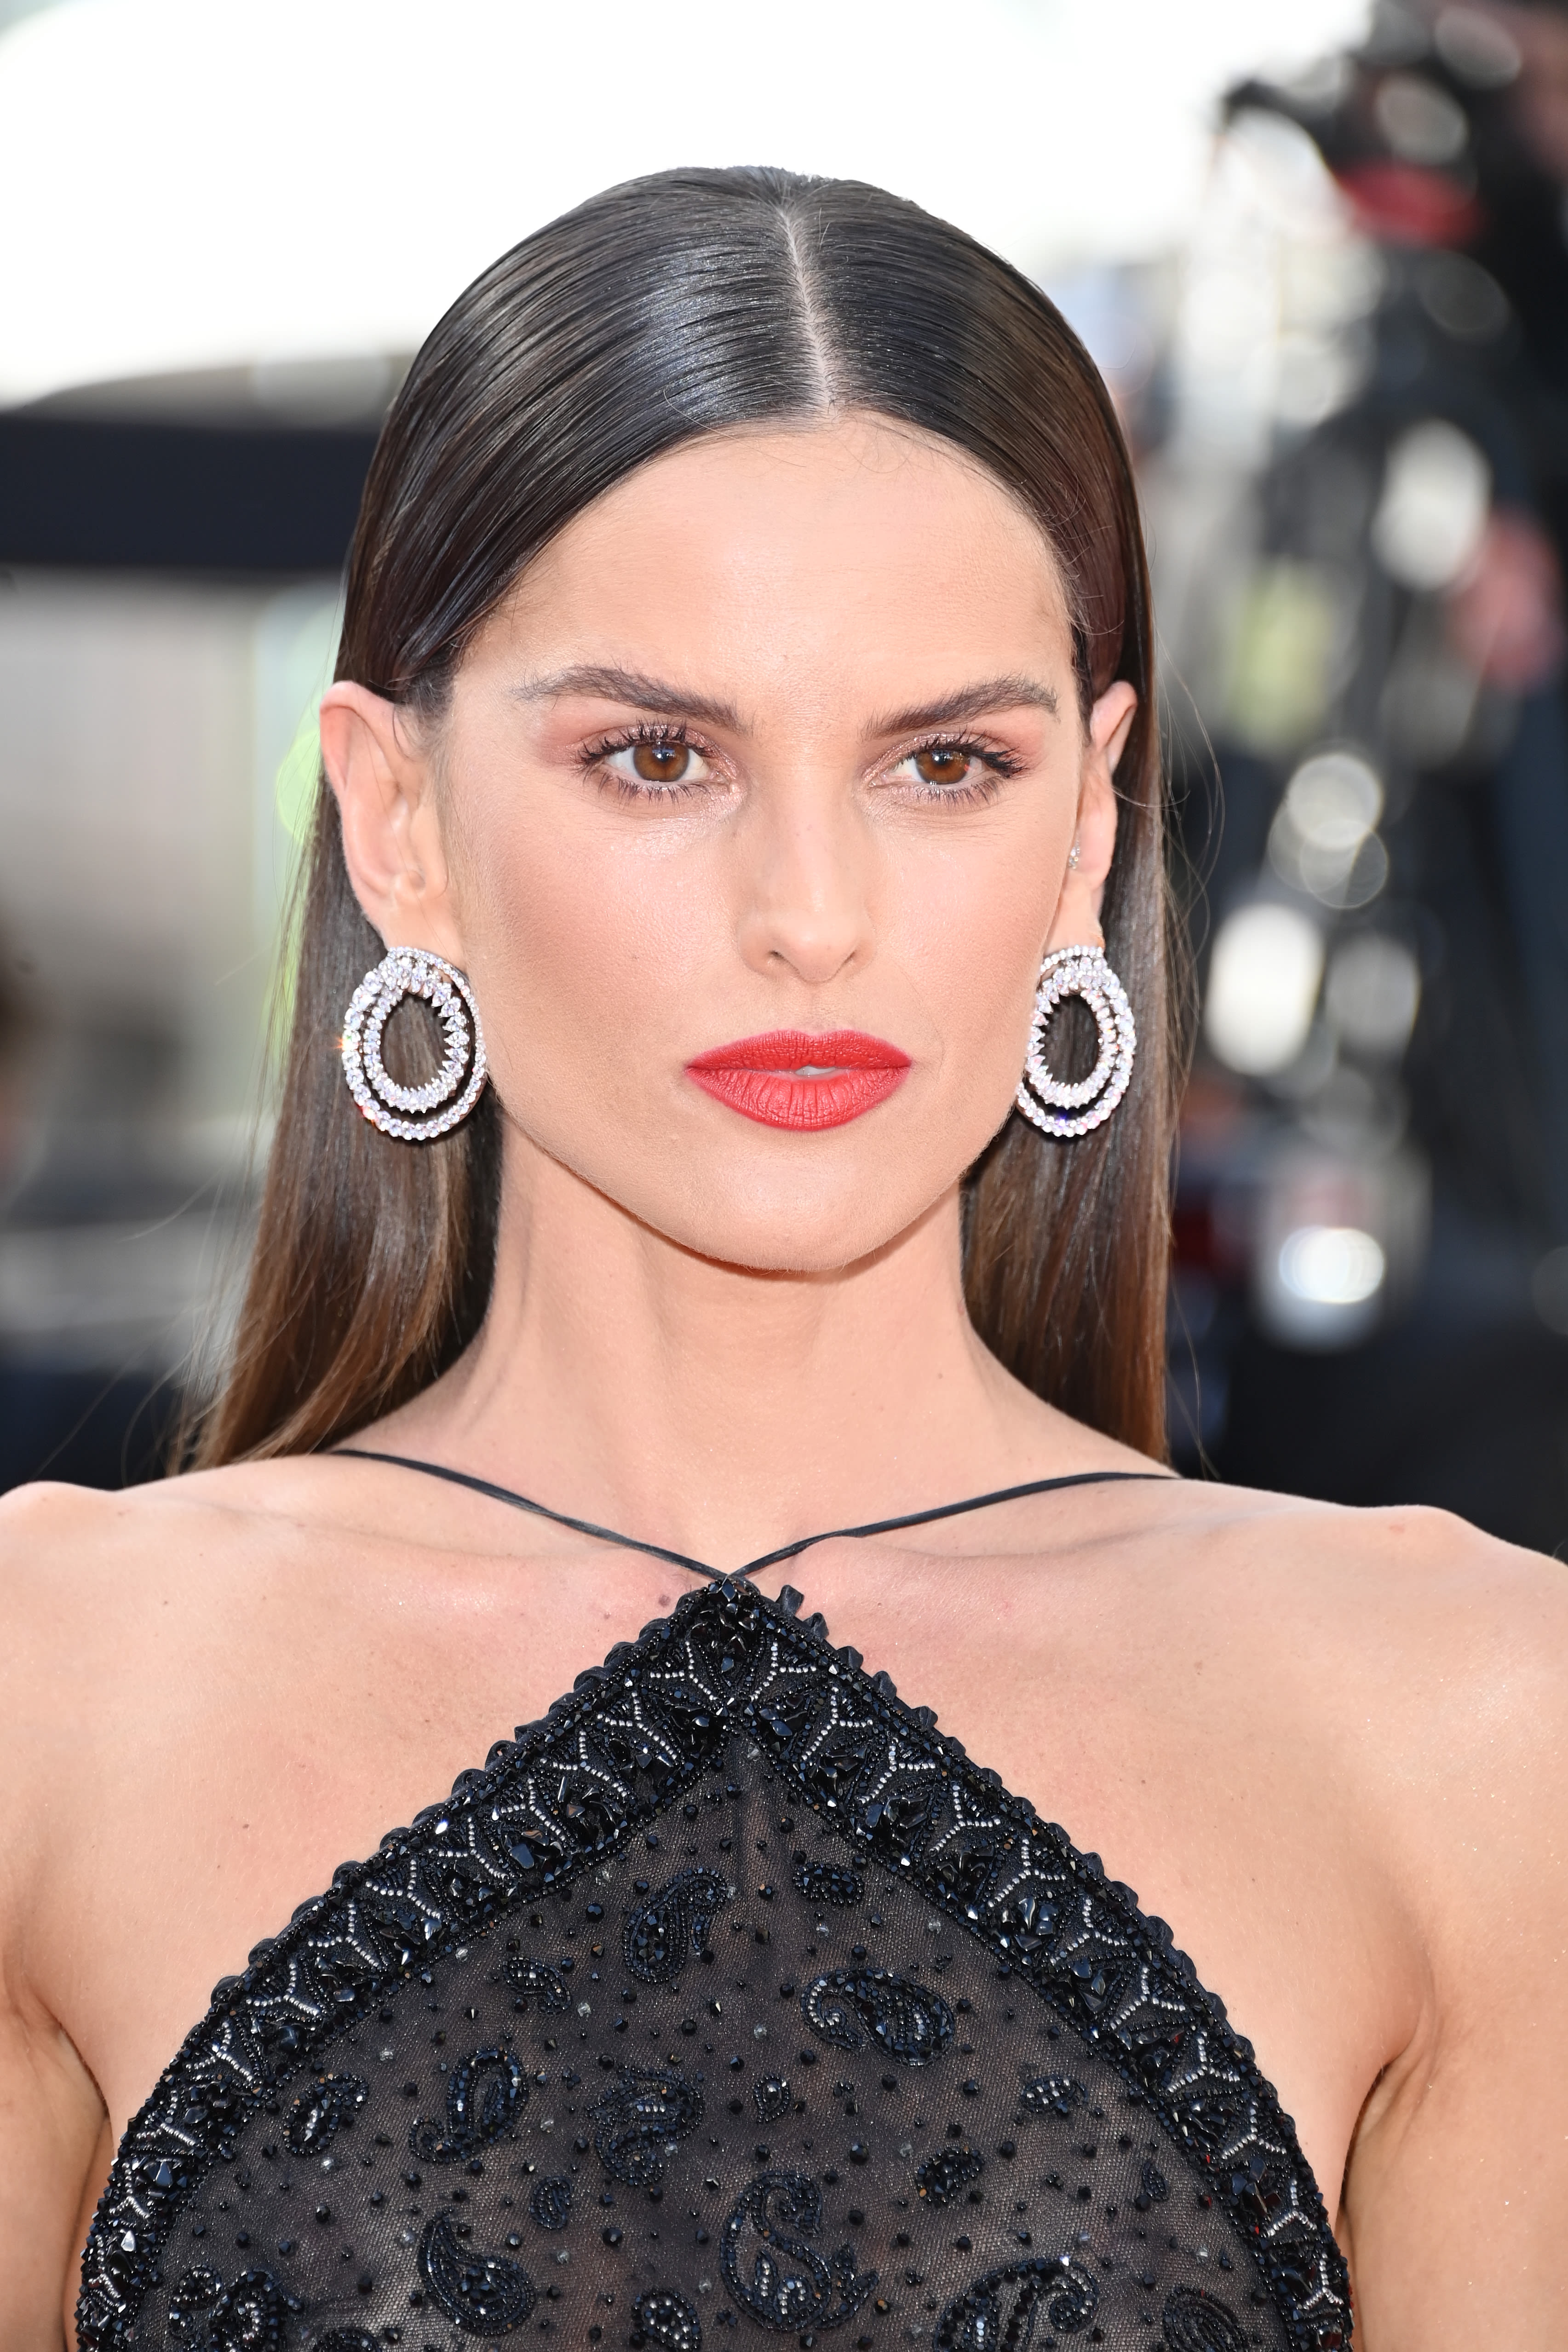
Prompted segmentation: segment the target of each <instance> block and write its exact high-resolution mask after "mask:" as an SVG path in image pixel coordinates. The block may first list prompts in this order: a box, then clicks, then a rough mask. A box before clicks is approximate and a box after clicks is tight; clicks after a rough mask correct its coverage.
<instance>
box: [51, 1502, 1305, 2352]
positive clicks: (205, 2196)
mask: <svg viewBox="0 0 1568 2352" xmlns="http://www.w3.org/2000/svg"><path fill="white" fill-rule="evenodd" d="M410 1466H417V1467H430V1466H432V1465H410ZM438 1475H453V1474H438ZM459 1483H462V1484H472V1485H478V1486H481V1487H482V1490H483V1491H487V1492H489V1491H502V1490H494V1489H489V1488H485V1487H483V1482H479V1481H471V1480H466V1479H463V1480H460V1481H459ZM1071 1483H1075V1482H1072V1481H1042V1482H1039V1483H1038V1484H1037V1486H1032V1487H1030V1488H1026V1489H1017V1490H1009V1491H1010V1492H1035V1491H1039V1490H1040V1486H1052V1485H1061V1484H1071ZM507 1499H510V1500H519V1501H520V1500H521V1498H519V1497H510V1496H508V1497H507ZM991 1499H995V1498H992V1497H981V1498H979V1500H980V1501H982V1502H984V1501H988V1500H991ZM526 1507H535V1506H526ZM971 1507H976V1506H974V1505H955V1506H952V1507H951V1509H953V1510H958V1509H965V1508H971ZM546 1516H549V1517H555V1516H557V1515H556V1514H553V1513H549V1514H546ZM940 1516H946V1514H939V1513H921V1514H918V1515H916V1519H917V1520H918V1519H924V1518H927V1517H940ZM913 1523H915V1521H902V1522H894V1523H888V1524H894V1525H907V1524H913ZM570 1524H573V1525H576V1524H580V1523H578V1522H570ZM877 1531H878V1532H880V1531H881V1530H880V1529H879V1530H877ZM594 1532H596V1533H601V1534H603V1533H608V1532H609V1531H607V1530H594ZM844 1532H846V1533H869V1532H872V1530H869V1529H867V1530H855V1529H851V1530H844ZM618 1540H624V1538H618ZM817 1540H821V1538H817ZM634 1548H635V1549H643V1550H649V1551H653V1552H655V1553H656V1556H658V1557H661V1558H665V1559H679V1555H675V1554H668V1553H662V1552H658V1550H657V1548H656V1547H653V1546H636V1547H634ZM803 1549H806V1547H805V1546H804V1545H792V1546H789V1547H788V1548H787V1549H786V1552H785V1553H783V1554H779V1555H772V1556H770V1559H769V1561H768V1562H763V1561H758V1562H754V1563H753V1566H754V1568H761V1567H762V1566H764V1565H769V1564H771V1561H772V1559H776V1558H780V1557H788V1556H790V1555H792V1554H793V1553H795V1552H797V1551H800V1550H803ZM680 1564H681V1565H682V1566H686V1567H695V1566H698V1563H695V1562H690V1561H686V1560H684V1559H682V1560H680ZM702 1572H703V1573H704V1574H705V1575H706V1574H707V1571H706V1570H703V1571H702ZM799 1609H800V1595H799V1594H798V1593H796V1592H793V1591H790V1590H789V1589H788V1588H786V1590H785V1591H784V1592H783V1593H782V1594H781V1596H780V1598H779V1601H767V1600H765V1599H764V1598H763V1597H762V1596H761V1595H760V1594H759V1593H758V1591H756V1590H755V1589H754V1588H753V1586H752V1585H751V1584H750V1583H748V1582H747V1580H746V1579H745V1578H744V1577H741V1578H735V1579H728V1578H726V1579H713V1580H710V1581H709V1582H708V1583H707V1584H706V1588H705V1589H703V1590H701V1591H692V1592H690V1593H687V1594H685V1595H684V1596H683V1598H682V1599H681V1601H679V1603H678V1604H677V1606H676V1608H675V1609H674V1612H673V1613H672V1614H671V1615H670V1616H669V1617H668V1618H666V1619H664V1620H662V1621H660V1622H657V1623H655V1624H653V1625H650V1626H649V1627H648V1628H647V1629H646V1631H645V1632H644V1633H643V1634H642V1635H641V1637H640V1638H639V1639H638V1640H637V1641H636V1642H635V1643H622V1644H621V1645H620V1646H618V1647H617V1648H616V1649H615V1650H613V1651H612V1653H611V1655H610V1657H609V1659H608V1660H607V1661H606V1663H605V1664H604V1665H602V1666H595V1667H591V1668H590V1670H589V1671H588V1672H587V1673H586V1674H582V1675H579V1676H578V1679H577V1682H576V1685H574V1687H573V1690H572V1692H571V1694H570V1696H569V1697H566V1698H563V1699H559V1700H558V1701H557V1702H556V1704H555V1706H552V1707H551V1708H550V1711H549V1715H548V1716H547V1717H546V1718H545V1720H544V1721H543V1722H542V1723H538V1724H535V1725H532V1726H530V1727H526V1728H524V1729H522V1730H519V1731H518V1733H517V1737H516V1738H515V1740H501V1741H498V1742H497V1745H496V1746H495V1747H494V1748H492V1749H491V1751H490V1755H489V1758H488V1760H487V1762H486V1767H485V1769H484V1770H483V1771H472V1772H465V1773H464V1774H463V1775H462V1777H461V1778H460V1780H458V1782H457V1784H456V1787H455V1789H454V1790H453V1792H452V1797H451V1800H450V1801H449V1802H447V1803H444V1804H440V1805H434V1806H432V1807H430V1808H429V1809H428V1810H427V1811H424V1812H423V1813H422V1814H420V1816H419V1817H418V1819H417V1821H416V1822H414V1824H413V1828H412V1829H402V1830H394V1831H392V1832H391V1834H390V1835H389V1836H387V1837H385V1838H383V1839H382V1843H381V1848H380V1851H379V1852H378V1853H376V1854H375V1855H374V1856H373V1858H372V1859H371V1861H369V1862H366V1863H350V1864H346V1865H345V1866H344V1867H343V1868H342V1869H341V1870H340V1871H339V1872H338V1873H337V1874H336V1875H335V1876H334V1878H333V1881H332V1887H331V1891H330V1893H329V1894H327V1895H321V1896H320V1897H319V1898H318V1899H317V1900H316V1901H314V1902H310V1903H306V1904H304V1905H302V1906H300V1908H299V1909H298V1911H297V1912H296V1913H295V1915H294V1917H293V1919H292V1920H291V1922H290V1923H289V1925H288V1926H287V1927H286V1928H285V1929H284V1931H283V1933H282V1934H281V1935H280V1936H279V1937H277V1938H276V1939H275V1940H274V1941H272V1942H270V1943H264V1944H260V1945H258V1946H257V1947H256V1949H255V1951H253V1952H252V1954H251V1955H250V1961H249V1965H248V1966H247V1968H246V1970H245V1972H244V1974H243V1975H241V1976H238V1977H230V1978H226V1979H225V1980H224V1981H223V1982H222V1983H221V1984H220V1985H219V1986H218V1987H217V1989H216V1990H215V1992H214V1997H213V2004H212V2007H211V2009H210V2010H209V2011H208V2013H207V2015H206V2017H205V2018H204V2020H203V2021H202V2022H201V2024H200V2025H198V2026H197V2027H196V2029H195V2030H194V2032H193V2033H191V2034H190V2036H189V2037H188V2038H187V2040H186V2042H185V2043H184V2045H183V2048H182V2049H181V2051H180V2052H179V2053H178V2055H177V2056H176V2057H175V2059H174V2060H173V2062H172V2064H171V2065H170V2066H169V2068H168V2070H167V2071H166V2073H165V2074H164V2075H163V2077H162V2080H161V2082H160V2083H159V2084H158V2086H157V2088H156V2090H155V2091H154V2092H153V2094H152V2097H151V2098H150V2099H149V2100H148V2102H147V2104H146V2105H145V2106H144V2107H143V2108H142V2110H141V2113H140V2115H138V2116H136V2118H135V2119H134V2121H133V2122H132V2123H131V2126H130V2128H129V2129H128V2131H127V2132H126V2135H125V2137H124V2139H123V2141H122V2142H121V2144H120V2150H119V2154H118V2156H117V2158H116V2159H115V2164H114V2168H113V2171H112V2173H111V2174H110V2181H109V2185H108V2188H107V2189H106V2190H105V2192H104V2195H103V2198H102V2200H101V2202H100V2204H99V2210H98V2212H97V2215H96V2217H95V2219H94V2221H93V2224H92V2229H91V2231H90V2234H89V2241H88V2245H87V2250H86V2252H85V2255H84V2258H83V2267H82V2289H81V2296H80V2301H79V2303H78V2310H77V2328H78V2345H79V2346H80V2347H82V2352H89V2347H90V2352H110V2348H111V2347H112V2352H132V2347H135V2352H286V2348H287V2352H379V2347H382V2346H393V2347H395V2346H402V2347H404V2348H405V2352H464V2347H467V2346H469V2345H472V2344H476V2343H507V2344H516V2345H517V2346H518V2347H520V2346H521V2345H523V2344H525V2343H528V2342H530V2341H538V2339H539V2338H545V2339H550V2338H553V2339H555V2340H556V2341H558V2342H559V2343H560V2344H561V2345H562V2346H563V2347H571V2352H578V2347H594V2346H602V2347H606V2352H619V2347H622V2346H630V2347H655V2348H656V2352H700V2347H703V2346H705V2345H706V2347H708V2352H724V2347H727V2346H733V2347H737V2352H738V2347H740V2346H741V2345H742V2344H743V2343H744V2342H745V2341H747V2339H748V2338H750V2339H751V2340H755V2341H757V2342H758V2344H759V2345H760V2343H761V2342H762V2340H763V2337H760V2336H757V2335H756V2331H758V2330H759V2329H760V2330H761V2331H764V2336H768V2335H771V2336H775V2337H778V2338H780V2339H782V2338H785V2337H788V2338H789V2339H791V2340H793V2341H794V2342H796V2343H798V2344H800V2346H802V2347H812V2346H816V2345H821V2346H824V2347H826V2346H828V2345H830V2344H831V2345H832V2346H834V2347H845V2352H847V2347H850V2346H854V2347H858V2352H895V2347H906V2346H910V2345H925V2346H929V2347H934V2348H935V2352H1050V2347H1077V2346H1078V2345H1079V2344H1081V2343H1082V2344H1085V2345H1088V2344H1096V2345H1107V2346H1110V2347H1114V2352H1160V2347H1168V2352H1242V2347H1248V2346H1264V2347H1271V2352H1279V2347H1291V2352H1339V2347H1348V2346H1349V2344H1350V2340H1351V2321H1350V2309H1349V2293H1348V2286H1347V2280H1346V2273H1345V2265H1344V2263H1343V2259H1342V2257H1341V2255H1340V2253H1339V2251H1338V2248H1337V2247H1336V2245H1335V2243H1334V2241H1333V2236H1332V2234H1331V2232H1330V2230H1329V2226H1328V2221H1327V2218H1326V2215H1325V2213H1324V2210H1323V2202H1322V2197H1321V2196H1320V2194H1319V2191H1318V2188H1317V2184H1316V2182H1315V2181H1314V2180H1313V2179H1312V2173H1311V2171H1310V2170H1309V2169H1308V2167H1307V2165H1306V2162H1305V2160H1304V2159H1303V2158H1302V2156H1301V2149H1300V2147H1298V2145H1297V2141H1296V2135H1295V2132H1294V2129H1293V2128H1292V2126H1291V2120H1290V2118H1289V2116H1285V2115H1282V2114H1281V2110H1280V2105H1279V2102H1278V2100H1277V2099H1276V2097H1275V2095H1274V2094H1273V2092H1272V2091H1271V2090H1270V2087H1269V2084H1267V2083H1266V2082H1265V2081H1264V2080H1263V2078H1262V2076H1261V2075H1260V2073H1259V2072H1258V2069H1257V2066H1256V2065H1255V2063H1254V2062H1253V2055H1252V2050H1251V2046H1250V2044H1249V2043H1248V2042H1245V2041H1244V2040H1242V2038H1241V2037H1240V2036H1239V2034H1237V2033H1236V2032H1234V2031H1233V2030H1232V2029H1231V2027H1230V2026H1229V2024H1228V2022H1227V2020H1226V2015H1225V2011H1224V2009H1223V2007H1222V2006H1221V2004H1220V2002H1219V2001H1218V2000H1216V1999H1215V1998H1214V1996H1213V1995H1212V1994H1211V1993H1208V1992H1206V1991H1205V1990H1204V1989H1203V1988H1202V1986H1201V1985H1199V1983H1198V1981H1197V1977H1196V1975H1195V1973H1194V1970H1193V1968H1192V1964H1191V1962H1190V1961H1189V1960H1187V1959H1186V1957H1185V1956H1184V1955H1183V1954H1182V1953H1180V1952H1178V1951H1176V1949H1175V1948H1174V1947H1173V1945H1172V1941H1171V1935H1170V1930H1169V1929H1168V1928H1167V1927H1166V1926H1165V1924H1164V1922H1163V1921H1161V1920H1158V1919H1151V1918H1145V1916H1144V1915H1143V1914H1142V1912H1140V1910H1139V1909H1138V1906H1137V1901H1136V1898H1135V1896H1134V1895H1133V1893H1132V1892H1131V1890H1130V1889H1129V1888H1127V1887H1125V1886H1122V1885H1118V1884H1117V1883H1116V1882H1115V1881H1114V1880H1110V1879H1107V1877H1106V1876H1105V1874H1104V1871H1103V1868H1102V1866H1101V1864H1100V1862H1099V1860H1098V1858H1097V1857H1096V1856H1095V1855H1093V1854H1085V1853H1079V1852H1078V1851H1077V1850H1076V1848H1075V1847H1073V1846H1072V1845H1071V1843H1069V1841H1068V1839H1067V1837H1066V1835H1065V1834H1064V1832H1062V1831H1061V1830H1060V1829H1058V1828H1057V1827H1056V1826H1055V1825H1054V1824H1053V1823H1051V1822H1047V1821H1045V1820H1043V1819H1042V1818H1041V1817H1040V1814H1038V1813H1037V1812H1036V1811H1035V1810H1034V1808H1033V1806H1032V1805H1030V1803H1028V1802H1027V1801H1025V1800H1024V1799H1022V1798H1018V1797H1013V1796H1010V1795H1009V1793H1008V1791H1007V1790H1005V1789H1004V1788H1003V1786H1002V1784H1001V1782H1000V1781H999V1780H998V1778H997V1776H996V1774H995V1773H994V1772H989V1771H987V1770H985V1769H983V1768H982V1767H980V1766H977V1765H976V1764H973V1763H971V1762H970V1760H969V1759H968V1758H967V1756H966V1754H965V1752H964V1749H963V1748H961V1747H960V1746H959V1744H958V1742H957V1741H956V1739H952V1738H946V1737H945V1736H944V1735H943V1734H942V1733H940V1732H939V1731H938V1730H937V1728H936V1719H935V1717H933V1716H932V1714H931V1712H930V1710H929V1709H928V1708H925V1707H919V1706H916V1707H911V1706H905V1705H904V1702H903V1701H902V1700H901V1699H900V1698H899V1697H898V1696H897V1694H896V1693H895V1692H894V1688H893V1685H892V1684H891V1683H890V1682H889V1680H888V1678H887V1676H886V1675H867V1674H866V1673H864V1672H863V1670H862V1664H861V1660H860V1658H859V1656H858V1655H857V1654H856V1653H855V1652H854V1651H853V1650H847V1649H846V1650H835V1649H833V1648H832V1647H831V1644H830V1643H829V1640H828V1636H827V1629H826V1627H825V1626H824V1625H823V1623H822V1621H821V1618H820V1617H805V1618H803V1617H801V1616H800V1615H799V1614H798V1612H799ZM1055 1703H1056V1701H1055V1697H1054V1696H1053V1694H1052V1693H1051V1692H1050V1691H1049V1690H1042V1691H1041V1692H1040V1705H1041V1706H1042V1707H1048V1706H1052V1705H1053V1704H1055Z"/></svg>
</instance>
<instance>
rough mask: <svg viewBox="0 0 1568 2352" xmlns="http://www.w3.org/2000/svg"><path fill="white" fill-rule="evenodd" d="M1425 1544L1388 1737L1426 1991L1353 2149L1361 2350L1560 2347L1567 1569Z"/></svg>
mask: <svg viewBox="0 0 1568 2352" xmlns="http://www.w3.org/2000/svg"><path fill="white" fill-rule="evenodd" d="M1429 1540H1430V1544H1431V1549H1430V1551H1429V1553H1428V1554H1427V1559H1426V1560H1425V1561H1424V1562H1423V1571H1424V1572H1423V1573H1421V1574H1419V1575H1417V1577H1416V1580H1415V1581H1414V1583H1413V1585H1412V1586H1411V1587H1410V1589H1409V1590H1408V1591H1407V1592H1406V1595H1405V1598H1404V1604H1403V1605H1404V1606H1405V1607H1406V1609H1407V1610H1408V1611H1409V1612H1410V1613H1411V1633H1410V1637H1409V1642H1408V1644H1407V1664H1406V1671H1405V1672H1404V1673H1403V1674H1402V1675H1401V1676H1400V1679H1399V1684H1398V1687H1397V1690H1396V1691H1393V1690H1391V1693H1390V1696H1389V1699H1388V1701H1387V1714H1388V1717H1389V1721H1388V1725H1387V1727H1386V1728H1387V1731H1388V1735H1389V1736H1388V1739H1387V1742H1386V1745H1385V1747H1384V1748H1383V1750H1382V1752H1383V1754H1384V1758H1385V1789H1384V1790H1383V1799H1384V1801H1385V1805H1386V1807H1387V1808H1388V1811H1389V1818H1390V1819H1391V1821H1392V1822H1393V1823H1394V1828H1393V1832H1392V1840H1393V1844H1392V1850H1393V1853H1394V1855H1395V1859H1396V1868H1397V1869H1398V1870H1399V1871H1400V1872H1401V1874H1402V1876H1403V1878H1404V1882H1405V1894H1406V1906H1407V1909H1408V1915H1409V1918H1410V1926H1411V1932H1412V1933H1413V1934H1414V1935H1416V1936H1417V1937H1419V1938H1420V1941H1421V1944H1422V1947H1423V1959H1424V1963H1425V1974H1426V1978H1427V1984H1428V1987H1429V1994H1428V1999H1427V2004H1426V2011H1425V2014H1424V2016H1423V2018H1422V2021H1421V2023H1420V2026H1419V2028H1418V2030H1417V2032H1416V2035H1415V2037H1414V2038H1413V2040H1412V2042H1411V2044H1410V2046H1409V2048H1408V2049H1406V2051H1404V2052H1403V2053H1400V2055H1399V2056H1398V2057H1397V2058H1396V2060H1395V2061H1394V2062H1393V2063H1391V2064H1390V2065H1389V2067H1388V2068H1387V2069H1386V2070H1385V2074H1384V2075H1383V2077H1382V2078H1381V2079H1380V2081H1379V2082H1378V2084H1376V2085H1375V2087H1374V2089H1373V2091H1372V2093H1371V2095H1370V2096H1369V2098H1368V2101H1367V2104H1366V2107H1365V2110H1364V2116H1363V2119H1362V2123H1361V2126H1360V2128H1359V2130H1358V2132H1357V2135H1356V2140H1355V2144H1354V2148H1353V2151H1352V2160H1351V2164H1350V2168H1349V2171H1348V2174H1347V2179H1346V2184H1345V2203H1344V2215H1345V2220H1346V2222H1347V2224H1348V2229H1349V2234H1350V2238H1351V2253H1352V2260H1353V2265H1354V2278H1355V2287H1356V2303H1357V2337H1356V2340H1357V2347H1358V2352H1460V2347H1467V2352H1468V2347H1470V2346H1472V2345H1475V2344H1478V2343H1491V2344H1505V2343H1506V2344H1507V2345H1509V2346H1510V2347H1511V2348H1512V2352H1536V2347H1539V2352H1548V2347H1557V2346H1560V2345H1562V2344H1563V2343H1564V2342H1568V2254H1565V2253H1564V2251H1563V2248H1564V2222H1563V2216H1564V2213H1565V2212H1568V1576H1565V1575H1564V1573H1563V1570H1561V1569H1559V1568H1558V1566H1557V1564H1556V1563H1555V1562H1554V1561H1547V1560H1544V1559H1540V1558H1538V1557H1537V1556H1536V1555H1533V1554H1527V1553H1519V1552H1513V1551H1511V1550H1510V1549H1506V1548H1505V1547H1503V1546H1500V1545H1494V1544H1492V1543H1490V1541H1489V1540H1488V1539H1486V1538H1480V1537H1477V1536H1475V1535H1474V1534H1473V1533H1472V1532H1471V1531H1470V1530H1469V1529H1468V1528H1460V1527H1459V1526H1458V1523H1452V1522H1450V1523H1448V1524H1447V1525H1446V1526H1444V1527H1442V1528H1438V1529H1437V1531H1436V1532H1435V1534H1434V1535H1433V1536H1432V1537H1431V1538H1429ZM1423 1601H1425V1603H1426V1606H1425V1610H1423V1606H1422V1604H1423Z"/></svg>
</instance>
